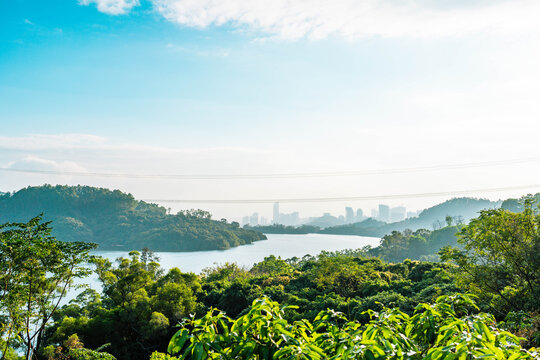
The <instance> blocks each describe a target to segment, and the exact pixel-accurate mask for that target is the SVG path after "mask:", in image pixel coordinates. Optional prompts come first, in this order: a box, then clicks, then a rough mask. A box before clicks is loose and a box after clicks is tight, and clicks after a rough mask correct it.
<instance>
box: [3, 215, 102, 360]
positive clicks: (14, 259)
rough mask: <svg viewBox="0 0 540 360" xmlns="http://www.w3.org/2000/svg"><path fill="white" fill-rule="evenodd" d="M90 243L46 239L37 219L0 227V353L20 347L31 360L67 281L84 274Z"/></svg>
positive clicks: (44, 225) (47, 234) (45, 226)
mask: <svg viewBox="0 0 540 360" xmlns="http://www.w3.org/2000/svg"><path fill="white" fill-rule="evenodd" d="M93 248H95V245H94V244H91V243H82V242H70V243H65V242H61V241H58V240H56V239H55V238H54V237H52V236H51V228H50V224H49V223H48V222H46V223H44V222H42V221H41V217H36V218H33V219H31V220H30V221H29V222H28V223H6V224H3V225H0V314H1V316H0V336H1V337H2V339H3V343H4V344H3V345H4V349H2V353H4V354H6V353H8V352H9V348H10V346H14V347H22V348H23V349H24V351H25V357H26V358H27V359H30V358H35V356H36V354H37V353H38V352H39V348H40V346H41V339H42V336H43V333H44V331H45V329H46V326H47V324H48V323H49V322H50V320H52V317H53V316H54V315H55V312H56V311H57V309H58V306H59V304H60V302H61V300H62V299H63V298H64V296H65V295H66V293H67V291H68V290H69V288H70V287H71V286H72V282H73V280H74V279H76V278H82V277H85V276H86V275H88V274H89V269H88V268H86V267H85V266H84V265H85V263H87V262H88V261H89V260H90V255H89V251H90V250H91V249H93Z"/></svg>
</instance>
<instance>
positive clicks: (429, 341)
mask: <svg viewBox="0 0 540 360" xmlns="http://www.w3.org/2000/svg"><path fill="white" fill-rule="evenodd" d="M291 308H294V307H293V306H280V305H279V303H277V302H274V301H271V300H270V299H268V298H264V297H263V298H260V299H256V300H255V301H253V304H252V305H251V307H250V308H249V309H248V311H247V313H246V314H245V315H242V316H240V317H239V318H238V319H236V320H233V319H231V318H229V317H227V316H226V315H225V314H224V313H223V312H220V311H218V310H215V309H211V310H210V311H209V312H208V313H207V314H206V315H204V316H203V317H201V318H199V319H196V318H194V317H193V318H192V319H190V320H186V321H185V322H184V323H183V326H182V328H180V330H178V332H177V333H176V334H175V335H174V336H173V337H172V339H171V341H170V343H169V346H168V349H167V351H168V353H169V354H160V353H154V354H152V357H151V360H173V359H178V360H195V359H305V360H308V359H310V360H323V359H373V360H375V359H380V360H383V359H395V360H421V359H424V360H435V359H479V358H489V359H512V360H515V359H531V360H532V359H537V358H538V357H537V356H538V352H537V350H536V349H534V348H532V349H530V350H526V349H523V348H522V347H521V346H520V343H519V341H520V338H518V337H517V336H515V335H513V334H511V333H508V332H505V331H501V330H500V329H499V328H497V326H496V324H495V321H494V319H493V317H492V316H491V315H489V314H482V313H480V314H471V313H474V312H476V310H477V307H476V305H475V303H474V301H472V299H471V298H470V297H469V296H467V295H461V294H456V295H453V296H440V297H439V298H438V299H437V301H436V303H435V304H433V305H430V304H425V303H423V304H419V305H418V306H417V307H416V308H415V311H414V314H413V316H409V315H407V314H405V313H403V312H401V311H400V310H399V309H395V308H394V309H387V308H385V309H383V310H382V311H381V312H375V311H373V310H369V311H367V313H368V314H369V315H370V317H371V320H370V321H369V323H367V324H365V325H362V324H361V323H359V322H356V321H349V320H348V319H347V317H346V316H345V315H344V314H342V313H339V312H337V311H333V310H326V311H322V312H320V313H319V315H318V316H317V317H316V318H315V319H314V321H313V322H310V321H309V320H305V319H303V320H301V321H295V322H293V323H291V322H289V321H287V320H286V318H285V311H287V310H288V309H289V310H290V309H291Z"/></svg>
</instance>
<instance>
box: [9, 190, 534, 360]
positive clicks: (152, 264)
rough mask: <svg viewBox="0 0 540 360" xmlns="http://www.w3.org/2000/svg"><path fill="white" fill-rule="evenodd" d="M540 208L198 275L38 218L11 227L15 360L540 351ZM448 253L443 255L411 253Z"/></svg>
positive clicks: (511, 356) (488, 214)
mask: <svg viewBox="0 0 540 360" xmlns="http://www.w3.org/2000/svg"><path fill="white" fill-rule="evenodd" d="M534 202H535V199H533V198H532V197H530V198H526V199H524V201H523V202H522V203H521V205H520V206H521V208H520V209H519V210H520V211H519V212H514V211H511V210H507V209H490V210H484V211H482V212H481V213H480V214H479V216H478V217H477V218H475V219H472V220H471V221H470V222H469V224H467V225H464V224H457V225H455V224H451V223H450V219H448V222H449V223H448V224H447V225H448V226H446V227H444V228H442V229H438V230H435V231H427V230H419V231H414V232H413V231H410V230H409V231H403V232H399V231H395V232H393V233H392V234H389V235H387V236H385V237H384V238H383V239H382V241H381V245H380V246H379V247H377V248H375V249H371V248H365V249H357V250H344V251H338V252H323V253H321V254H319V255H317V256H309V255H307V256H304V257H303V258H291V259H281V258H278V257H275V256H271V255H270V256H268V257H266V258H265V259H264V260H263V261H261V262H259V263H257V264H255V265H254V266H253V267H251V268H249V269H248V268H242V267H239V266H238V265H236V264H230V263H226V264H221V265H216V266H214V267H211V268H207V269H205V270H204V271H203V272H202V273H201V274H198V275H197V274H193V273H183V272H181V271H180V270H179V269H178V268H172V269H169V270H168V271H165V270H164V269H162V268H161V267H160V265H159V258H158V257H156V256H155V254H154V253H152V252H151V251H149V250H148V249H145V250H143V251H141V252H138V251H132V252H131V253H130V254H129V257H127V258H121V259H119V260H118V261H116V262H111V261H109V260H107V259H103V258H99V257H94V256H91V253H90V250H92V249H93V247H94V245H93V244H91V243H84V242H62V241H58V240H57V239H55V238H54V236H52V235H51V228H50V226H51V224H49V223H44V222H43V221H42V219H40V218H39V217H37V218H34V219H32V220H30V222H27V223H7V224H4V225H0V260H1V261H0V267H1V268H0V274H1V275H0V314H2V316H0V320H1V321H0V338H1V341H0V349H1V350H0V351H2V358H4V359H9V360H18V359H22V358H24V359H37V360H41V359H49V360H61V359H62V360H90V359H105V360H114V359H118V360H124V359H125V360H127V359H135V360H138V359H141V360H143V359H144V360H146V359H151V360H173V359H408V360H421V359H422V360H428V359H441V360H442V359H477V358H478V359H480V358H485V359H507V360H515V359H538V358H539V353H538V351H537V349H536V348H535V346H538V345H539V344H540V314H539V313H538V311H539V309H540V257H539V256H538V254H539V253H540V214H539V212H538V211H537V210H536V206H535V205H533V204H534ZM455 233H457V243H455V245H456V246H451V245H452V244H453V243H452V242H451V240H449V239H453V238H455V236H454V234H455ZM449 235H452V236H449ZM448 245H450V246H448ZM435 251H436V252H437V258H438V259H440V261H438V262H433V261H418V260H410V259H408V258H407V257H408V256H409V255H410V254H412V253H413V254H419V253H424V254H426V256H429V254H431V253H433V252H435ZM385 259H386V260H385ZM88 263H92V264H93V268H92V269H89V268H88V265H87V264H88ZM179 265H181V264H179ZM90 271H94V272H95V273H96V274H97V275H98V277H99V280H100V282H101V284H102V289H103V290H102V292H101V293H98V292H96V291H95V290H91V289H84V288H82V289H81V293H80V295H79V296H78V297H77V298H75V299H74V300H72V301H70V302H69V303H68V304H65V305H63V306H60V305H61V301H60V300H61V299H62V297H63V296H64V295H65V290H66V289H67V288H69V287H70V286H72V285H71V284H72V280H74V279H77V278H78V279H83V278H84V277H85V276H86V275H87V274H88V273H89V272H90ZM218 309H219V310H218Z"/></svg>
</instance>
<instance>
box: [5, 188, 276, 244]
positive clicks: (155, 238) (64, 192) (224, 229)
mask: <svg viewBox="0 0 540 360" xmlns="http://www.w3.org/2000/svg"><path fill="white" fill-rule="evenodd" d="M41 213H43V214H44V215H43V219H44V220H45V221H52V222H53V224H54V229H53V235H54V236H55V237H56V238H57V239H59V240H61V241H84V242H92V243H95V244H97V245H98V249H99V250H122V251H130V250H137V249H142V248H145V247H146V248H149V249H151V250H153V251H198V250H224V249H228V248H231V247H234V246H239V245H245V244H251V243H252V242H254V241H258V240H264V239H266V236H265V235H263V234H261V233H260V232H257V231H253V230H248V229H242V228H241V227H240V226H239V224H238V223H237V222H232V223H228V222H227V221H226V220H225V219H222V220H220V221H216V220H212V218H211V215H210V213H208V212H206V211H202V210H188V211H181V212H179V213H177V214H174V215H170V214H167V210H166V209H165V208H164V207H161V206H158V205H156V204H150V203H147V202H144V201H138V200H135V198H134V197H133V196H132V195H131V194H126V193H123V192H121V191H119V190H114V191H111V190H108V189H103V188H96V187H90V186H60V185H57V186H51V185H44V186H36V187H27V188H24V189H22V190H19V191H17V192H15V193H5V194H3V195H0V223H5V222H26V221H28V219H30V218H33V217H35V216H36V215H39V214H41Z"/></svg>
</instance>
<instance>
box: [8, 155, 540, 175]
mask: <svg viewBox="0 0 540 360" xmlns="http://www.w3.org/2000/svg"><path fill="white" fill-rule="evenodd" d="M538 161H540V157H531V158H522V159H512V160H496V161H484V162H470V163H461V164H445V165H432V166H418V167H404V168H387V169H366V170H351V171H321V172H298V173H262V174H136V173H108V172H82V171H60V170H35V169H17V168H7V167H0V171H4V172H15V173H29V174H43V175H67V176H84V177H106V178H131V179H159V180H234V179H284V178H310V177H340V176H365V175H387V174H400V173H415V172H429V171H439V170H456V169H469V168H480V167H488V166H501V165H514V164H523V163H530V162H538Z"/></svg>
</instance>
